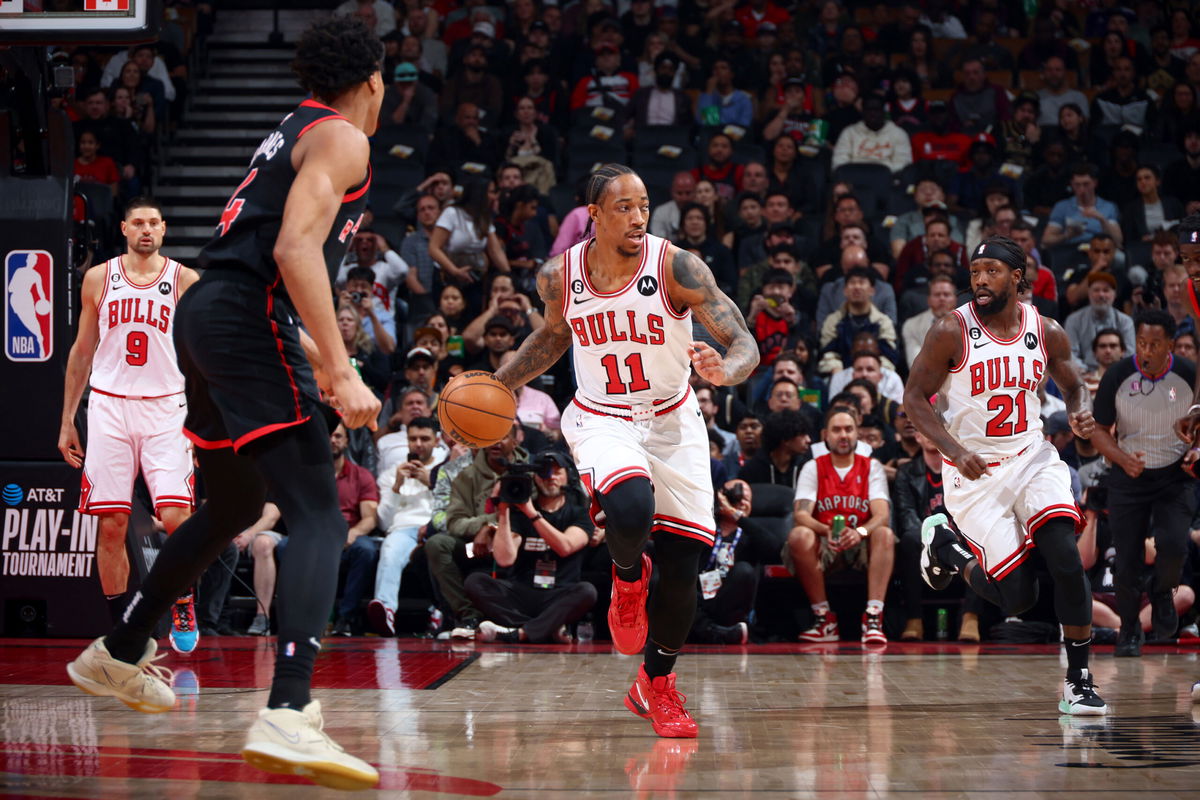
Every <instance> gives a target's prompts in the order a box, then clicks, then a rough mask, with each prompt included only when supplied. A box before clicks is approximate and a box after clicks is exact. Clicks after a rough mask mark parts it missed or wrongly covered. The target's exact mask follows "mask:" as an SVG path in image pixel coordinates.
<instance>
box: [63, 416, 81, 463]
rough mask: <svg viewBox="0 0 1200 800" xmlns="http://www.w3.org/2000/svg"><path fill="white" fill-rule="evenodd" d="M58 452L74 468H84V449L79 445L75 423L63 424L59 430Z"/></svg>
mask: <svg viewBox="0 0 1200 800" xmlns="http://www.w3.org/2000/svg"><path fill="white" fill-rule="evenodd" d="M58 452H60V453H62V457H63V459H64V460H65V461H66V462H67V463H68V464H70V465H71V466H72V467H75V468H76V469H78V468H79V467H82V466H83V447H82V446H81V445H80V444H79V432H78V431H77V430H75V425H74V423H70V422H66V423H63V426H62V428H61V429H60V430H59V432H58Z"/></svg>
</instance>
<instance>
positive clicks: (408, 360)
mask: <svg viewBox="0 0 1200 800" xmlns="http://www.w3.org/2000/svg"><path fill="white" fill-rule="evenodd" d="M420 359H424V360H426V361H428V362H429V363H430V364H433V363H436V362H437V359H436V358H434V357H433V353H431V352H429V350H427V349H426V348H424V347H414V348H413V349H412V350H409V351H408V355H407V356H405V357H404V366H406V367H407V366H411V365H412V363H413V362H414V361H417V360H420Z"/></svg>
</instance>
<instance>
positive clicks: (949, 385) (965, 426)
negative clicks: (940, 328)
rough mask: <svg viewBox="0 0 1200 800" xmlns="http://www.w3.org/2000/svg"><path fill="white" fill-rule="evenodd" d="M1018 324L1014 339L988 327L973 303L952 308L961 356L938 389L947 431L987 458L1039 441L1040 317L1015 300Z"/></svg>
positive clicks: (1042, 365)
mask: <svg viewBox="0 0 1200 800" xmlns="http://www.w3.org/2000/svg"><path fill="white" fill-rule="evenodd" d="M1017 309H1018V310H1019V311H1020V313H1021V328H1020V330H1018V331H1017V334H1016V335H1015V336H1014V337H1013V338H1012V339H1001V338H999V337H998V336H996V335H995V334H994V333H992V332H991V331H989V330H988V328H987V326H986V325H984V324H983V321H982V320H981V319H980V317H979V315H978V314H977V313H976V311H975V303H974V301H968V302H967V303H965V304H963V305H962V306H959V307H958V308H957V309H955V310H954V312H953V313H954V316H955V318H956V319H957V320H958V324H959V333H960V335H961V337H962V356H961V358H960V359H959V363H957V364H955V365H954V366H953V367H952V368H951V369H950V374H949V375H948V376H947V378H946V382H945V383H944V384H943V385H942V388H941V391H939V392H938V410H939V411H940V412H941V413H942V417H943V419H944V420H945V422H946V428H947V430H949V431H950V435H951V436H953V437H954V438H955V439H957V440H958V441H959V442H960V443H961V444H962V446H963V447H965V448H966V449H967V451H968V452H973V453H978V454H979V455H980V456H982V457H983V458H985V459H988V460H994V459H996V458H1008V457H1011V456H1015V455H1017V454H1018V453H1021V452H1023V451H1025V450H1026V449H1027V448H1029V446H1030V445H1033V444H1036V443H1037V442H1039V441H1041V440H1042V417H1041V413H1042V401H1041V400H1040V399H1039V398H1038V386H1039V384H1041V382H1042V377H1043V376H1044V375H1045V372H1046V364H1047V361H1048V359H1047V357H1046V342H1045V336H1044V334H1043V330H1042V317H1041V315H1040V314H1038V312H1037V310H1036V309H1035V308H1034V307H1033V306H1031V305H1028V304H1026V303H1018V304H1017Z"/></svg>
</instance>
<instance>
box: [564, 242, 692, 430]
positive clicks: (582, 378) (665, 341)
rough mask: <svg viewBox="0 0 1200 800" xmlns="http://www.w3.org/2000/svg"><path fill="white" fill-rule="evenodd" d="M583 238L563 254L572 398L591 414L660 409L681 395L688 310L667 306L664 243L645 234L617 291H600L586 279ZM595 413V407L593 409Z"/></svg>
mask: <svg viewBox="0 0 1200 800" xmlns="http://www.w3.org/2000/svg"><path fill="white" fill-rule="evenodd" d="M592 241H593V240H592V239H586V240H584V241H582V242H580V243H579V244H577V245H575V246H574V247H571V248H570V249H569V250H567V251H566V252H565V253H564V254H563V276H564V286H563V290H564V296H563V318H564V319H565V320H566V321H567V324H568V325H569V326H570V328H571V344H572V358H573V359H574V365H575V381H576V383H577V384H578V386H579V389H578V391H577V393H576V397H577V398H578V399H579V400H581V401H583V402H584V403H585V404H587V405H589V406H592V407H593V408H592V410H595V411H600V410H602V409H603V408H604V407H605V406H608V407H610V408H611V407H613V405H614V404H616V406H617V407H628V406H632V405H646V404H653V405H660V406H663V408H662V409H661V411H664V412H665V411H667V410H669V409H670V407H671V405H672V404H668V403H667V402H666V401H669V400H676V399H682V398H683V397H685V396H686V392H687V388H688V376H689V375H690V373H691V359H690V358H689V357H688V347H689V345H690V344H691V342H692V312H691V310H689V309H684V310H683V312H682V313H680V312H679V311H677V310H676V309H675V308H673V307H672V306H671V299H670V297H668V296H667V286H666V281H665V280H664V278H665V270H666V269H667V268H668V267H667V265H666V263H665V262H666V258H667V249H668V248H669V246H670V245H669V243H668V242H667V240H666V239H662V238H659V237H658V236H651V235H650V234H646V236H645V238H644V239H643V242H642V260H641V264H640V265H639V267H638V270H637V272H636V273H635V274H634V275H633V277H632V278H631V279H630V280H629V282H628V283H626V284H625V285H624V286H623V287H621V288H619V289H617V290H615V291H612V292H599V291H597V290H596V289H595V287H593V286H592V283H591V281H590V280H589V279H588V268H587V262H588V255H589V254H588V245H590V244H591V243H592ZM597 406H598V407H599V408H596V407H597Z"/></svg>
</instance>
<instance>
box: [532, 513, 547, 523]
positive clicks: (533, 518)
mask: <svg viewBox="0 0 1200 800" xmlns="http://www.w3.org/2000/svg"><path fill="white" fill-rule="evenodd" d="M539 519H545V517H543V516H542V515H541V514H538V515H537V516H536V517H530V518H529V521H530V522H531V523H532V524H534V525H536V524H537V521H538V520H539Z"/></svg>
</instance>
